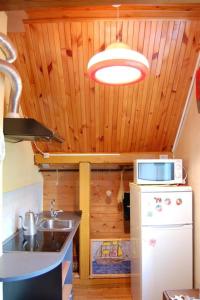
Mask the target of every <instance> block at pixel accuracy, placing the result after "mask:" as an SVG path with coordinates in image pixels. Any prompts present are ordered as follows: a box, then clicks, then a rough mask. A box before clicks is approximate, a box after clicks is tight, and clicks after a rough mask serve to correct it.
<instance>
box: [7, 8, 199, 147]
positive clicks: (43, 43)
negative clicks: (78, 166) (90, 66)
mask: <svg viewBox="0 0 200 300" xmlns="http://www.w3.org/2000/svg"><path fill="white" fill-rule="evenodd" d="M136 7H138V6H130V5H129V6H123V8H122V9H120V18H119V20H118V21H117V20H116V18H115V13H116V12H115V10H114V9H112V10H111V9H110V8H108V7H103V8H101V9H99V8H98V7H93V8H92V9H91V7H90V8H84V9H81V8H80V9H77V8H76V9H70V10H67V9H65V10H64V9H62V10H61V9H49V10H48V11H46V10H40V11H34V10H32V11H28V12H27V13H28V19H27V20H25V32H16V33H10V34H9V36H10V37H11V39H12V40H13V42H14V44H15V45H16V46H17V49H18V52H19V55H18V59H17V61H16V67H17V69H18V70H19V73H20V74H21V77H22V80H23V95H22V100H21V105H22V110H23V113H24V115H25V116H29V117H33V118H35V119H37V120H39V121H40V122H42V123H43V124H45V125H46V126H48V127H50V128H52V129H53V130H54V131H56V132H58V133H59V134H60V136H61V137H63V138H64V140H65V142H64V143H63V144H58V143H54V142H52V143H38V145H39V147H40V148H41V149H42V150H43V151H45V152H47V151H49V152H74V153H77V152H78V153H81V152H83V153H84V152H135V151H137V152H140V151H170V150H171V149H172V145H173V142H174V139H175V136H176V132H177V128H178V125H179V122H180V118H181V115H182V111H183V107H184V104H185V101H186V98H187V95H188V91H189V87H190V83H191V79H192V75H193V72H194V68H195V64H196V61H197V56H198V53H199V49H200V6H199V5H198V4H196V5H191V6H190V5H187V6H184V5H183V6H174V7H176V9H175V8H174V10H173V7H172V6H171V8H170V9H169V7H168V9H167V6H163V7H162V9H161V8H160V7H157V9H156V8H155V6H151V9H149V7H148V6H146V7H145V6H144V5H143V6H140V9H138V10H137V9H136V10H134V9H135V8H136ZM141 7H143V9H141ZM153 7H154V9H153ZM164 8H165V9H164ZM178 8H179V9H178ZM149 10H150V12H151V13H149ZM113 11H114V12H113ZM135 11H137V13H138V14H139V15H137V18H136V17H134V12H135ZM147 11H148V13H147ZM158 11H159V13H158ZM161 11H162V13H161ZM170 11H171V13H170ZM59 12H60V14H59ZM110 12H111V13H110ZM141 12H143V13H141ZM145 13H146V17H145ZM159 16H160V17H159ZM161 17H162V18H161ZM117 38H118V39H119V40H121V41H122V42H124V43H127V44H128V45H129V46H130V47H131V48H132V49H135V50H138V51H140V52H142V53H143V54H144V55H146V56H147V58H148V60H149V63H150V72H149V74H148V76H147V78H146V79H145V80H144V81H143V82H141V83H138V84H135V85H131V86H125V87H109V86H105V85H100V84H96V83H94V82H93V81H91V80H89V78H88V75H87V63H88V60H89V58H90V57H91V56H92V55H94V54H95V53H97V52H99V51H102V50H103V49H105V47H106V46H107V45H109V44H110V43H112V42H114V41H116V39H117Z"/></svg>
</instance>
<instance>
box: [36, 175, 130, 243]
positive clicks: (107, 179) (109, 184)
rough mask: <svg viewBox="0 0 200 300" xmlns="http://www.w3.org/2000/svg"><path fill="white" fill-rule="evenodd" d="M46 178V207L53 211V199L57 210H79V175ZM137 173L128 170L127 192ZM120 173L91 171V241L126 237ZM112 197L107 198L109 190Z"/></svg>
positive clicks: (124, 179)
mask: <svg viewBox="0 0 200 300" xmlns="http://www.w3.org/2000/svg"><path fill="white" fill-rule="evenodd" d="M42 175H43V178H44V195H43V208H44V210H49V209H50V202H51V200H52V199H55V200H56V205H55V208H56V209H63V210H69V211H74V210H78V209H79V204H78V202H79V172H77V171H76V172H72V171H70V172H69V171H68V172H67V171H59V172H48V171H45V172H42ZM132 181H133V171H124V174H123V182H124V191H127V192H128V191H129V182H132ZM119 185H120V171H113V170H112V171H107V170H106V171H92V172H91V200H90V238H123V237H129V234H125V233H124V223H123V211H122V210H121V209H119V208H118V203H117V193H118V190H119ZM108 190H109V191H111V192H112V196H111V197H110V198H109V197H107V196H106V191H108Z"/></svg>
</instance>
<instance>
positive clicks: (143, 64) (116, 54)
mask: <svg viewBox="0 0 200 300" xmlns="http://www.w3.org/2000/svg"><path fill="white" fill-rule="evenodd" d="M148 70H149V63H148V60H147V59H146V57H145V56H144V55H142V54H141V53H139V52H137V51H134V50H131V49H130V48H129V47H128V46H127V45H126V44H123V43H114V44H111V45H110V46H109V47H108V48H106V49H105V50H104V51H102V52H99V53H97V54H96V55H94V56H93V57H92V58H91V59H90V60H89V62H88V74H89V76H90V77H91V78H92V79H93V80H95V81H97V82H99V83H104V84H109V85H125V84H131V83H134V82H139V81H141V80H143V79H144V77H145V76H146V74H147V72H148Z"/></svg>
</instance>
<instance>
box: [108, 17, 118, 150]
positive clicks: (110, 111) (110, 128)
mask: <svg viewBox="0 0 200 300" xmlns="http://www.w3.org/2000/svg"><path fill="white" fill-rule="evenodd" d="M115 41H116V22H110V42H111V43H114V42H115ZM114 90H115V88H114V87H110V90H109V107H108V146H107V151H108V152H112V135H113V127H114V126H115V124H114V123H113V113H114V107H115V105H116V102H117V99H116V98H115V96H114Z"/></svg>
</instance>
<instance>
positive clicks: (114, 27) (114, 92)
mask: <svg viewBox="0 0 200 300" xmlns="http://www.w3.org/2000/svg"><path fill="white" fill-rule="evenodd" d="M119 24H120V23H119ZM117 37H118V32H117V22H116V21H112V23H111V42H112V43H114V42H115V41H116V40H117ZM111 97H113V99H112V105H113V108H112V117H110V121H111V122H112V132H111V131H110V133H109V134H111V136H110V135H109V139H110V141H111V151H112V152H116V151H117V150H116V145H117V124H118V119H117V118H118V111H119V87H118V86H116V87H114V88H113V89H112V96H111ZM111 118H112V119H111Z"/></svg>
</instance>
